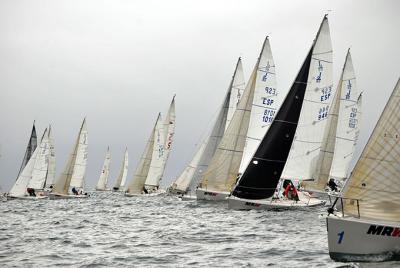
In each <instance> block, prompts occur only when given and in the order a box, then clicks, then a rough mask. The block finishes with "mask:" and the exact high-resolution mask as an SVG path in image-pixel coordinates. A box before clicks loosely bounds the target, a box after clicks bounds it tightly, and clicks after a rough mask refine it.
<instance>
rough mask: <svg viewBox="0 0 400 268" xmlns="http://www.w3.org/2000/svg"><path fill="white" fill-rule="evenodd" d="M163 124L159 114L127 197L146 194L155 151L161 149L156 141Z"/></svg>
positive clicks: (128, 188) (129, 186)
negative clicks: (146, 185)
mask: <svg viewBox="0 0 400 268" xmlns="http://www.w3.org/2000/svg"><path fill="white" fill-rule="evenodd" d="M161 124H162V123H161V114H160V113H159V114H158V117H157V120H156V123H155V124H154V127H153V129H152V130H151V134H150V137H149V139H148V140H147V143H146V147H145V148H144V151H143V154H142V156H141V158H140V161H139V164H138V166H137V168H136V170H135V173H134V174H133V177H132V179H131V181H130V182H129V184H128V187H127V189H126V191H125V196H137V195H142V194H144V193H145V192H146V189H145V186H144V185H145V181H146V178H147V175H148V174H149V170H150V165H151V161H152V155H153V151H154V149H155V148H159V144H157V143H155V142H154V139H155V136H156V133H157V134H158V132H159V131H158V130H159V128H160V125H161Z"/></svg>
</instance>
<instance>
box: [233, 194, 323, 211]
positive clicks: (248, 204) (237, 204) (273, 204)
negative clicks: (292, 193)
mask: <svg viewBox="0 0 400 268" xmlns="http://www.w3.org/2000/svg"><path fill="white" fill-rule="evenodd" d="M324 204H325V201H324V200H319V199H316V198H310V199H308V200H300V201H294V200H288V199H279V198H277V199H271V198H269V199H260V200H250V199H244V198H238V197H235V196H230V197H229V198H228V208H229V209H235V210H251V209H255V210H273V209H297V208H302V207H316V206H323V205H324Z"/></svg>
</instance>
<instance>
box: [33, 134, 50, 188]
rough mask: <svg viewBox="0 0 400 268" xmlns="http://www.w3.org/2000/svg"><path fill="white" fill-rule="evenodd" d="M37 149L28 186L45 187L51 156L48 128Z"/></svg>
mask: <svg viewBox="0 0 400 268" xmlns="http://www.w3.org/2000/svg"><path fill="white" fill-rule="evenodd" d="M36 150H38V152H37V153H36V154H35V159H33V161H34V165H33V170H32V174H31V179H30V180H29V183H28V186H27V187H28V188H33V189H44V188H45V184H46V175H47V172H48V166H49V156H50V140H49V136H48V130H47V129H46V130H45V131H44V133H43V136H42V139H41V141H40V144H39V147H37V148H36Z"/></svg>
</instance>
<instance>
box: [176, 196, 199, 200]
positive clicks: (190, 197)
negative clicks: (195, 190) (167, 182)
mask: <svg viewBox="0 0 400 268" xmlns="http://www.w3.org/2000/svg"><path fill="white" fill-rule="evenodd" d="M178 198H179V200H181V201H193V200H197V196H195V195H181V196H178Z"/></svg>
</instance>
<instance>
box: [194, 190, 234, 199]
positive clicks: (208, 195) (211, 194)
mask: <svg viewBox="0 0 400 268" xmlns="http://www.w3.org/2000/svg"><path fill="white" fill-rule="evenodd" d="M229 194H230V193H228V192H218V191H210V190H205V189H202V188H198V189H196V197H197V200H207V201H226V199H227V198H228V196H229Z"/></svg>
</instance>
